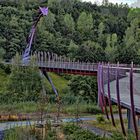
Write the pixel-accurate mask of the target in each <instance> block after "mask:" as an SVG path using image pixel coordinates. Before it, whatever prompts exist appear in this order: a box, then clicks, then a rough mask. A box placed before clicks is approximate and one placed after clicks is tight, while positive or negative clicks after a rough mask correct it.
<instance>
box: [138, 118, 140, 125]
mask: <svg viewBox="0 0 140 140" xmlns="http://www.w3.org/2000/svg"><path fill="white" fill-rule="evenodd" d="M138 126H140V117H139V116H138Z"/></svg>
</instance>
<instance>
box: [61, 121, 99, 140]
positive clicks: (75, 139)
mask: <svg viewBox="0 0 140 140" xmlns="http://www.w3.org/2000/svg"><path fill="white" fill-rule="evenodd" d="M63 131H64V134H65V135H66V140H101V139H100V137H99V136H96V135H95V134H94V133H92V132H90V131H88V130H83V129H81V128H80V127H79V126H76V125H74V124H67V125H65V126H63Z"/></svg>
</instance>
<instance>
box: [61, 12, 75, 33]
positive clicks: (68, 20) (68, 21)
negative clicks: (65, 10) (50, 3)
mask: <svg viewBox="0 0 140 140" xmlns="http://www.w3.org/2000/svg"><path fill="white" fill-rule="evenodd" d="M64 25H65V27H66V29H67V32H68V33H69V32H71V33H72V32H73V31H74V30H75V23H74V20H73V18H72V16H71V15H70V14H66V15H65V16H64Z"/></svg>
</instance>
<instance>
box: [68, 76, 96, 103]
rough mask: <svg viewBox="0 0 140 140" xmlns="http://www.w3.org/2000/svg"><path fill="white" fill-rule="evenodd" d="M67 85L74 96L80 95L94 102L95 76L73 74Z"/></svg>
mask: <svg viewBox="0 0 140 140" xmlns="http://www.w3.org/2000/svg"><path fill="white" fill-rule="evenodd" d="M69 86H70V89H71V91H72V92H73V94H74V95H75V96H81V97H83V99H84V100H86V101H88V102H91V101H92V102H96V99H97V81H96V78H95V77H88V76H87V77H86V76H75V77H73V78H72V79H71V81H70V84H69Z"/></svg>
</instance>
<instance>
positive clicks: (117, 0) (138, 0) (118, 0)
mask: <svg viewBox="0 0 140 140" xmlns="http://www.w3.org/2000/svg"><path fill="white" fill-rule="evenodd" d="M83 1H87V2H92V3H94V2H96V1H98V2H100V3H101V2H102V0H83ZM109 2H112V3H128V4H129V5H131V4H133V3H135V4H136V3H139V4H140V0H109Z"/></svg>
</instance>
